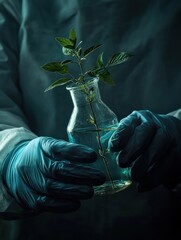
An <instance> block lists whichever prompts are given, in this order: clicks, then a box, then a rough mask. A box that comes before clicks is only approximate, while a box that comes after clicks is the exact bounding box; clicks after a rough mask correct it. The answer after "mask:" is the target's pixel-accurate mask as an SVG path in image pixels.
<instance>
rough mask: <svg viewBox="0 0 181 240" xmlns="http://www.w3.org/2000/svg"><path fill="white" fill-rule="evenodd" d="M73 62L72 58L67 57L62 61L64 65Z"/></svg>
mask: <svg viewBox="0 0 181 240" xmlns="http://www.w3.org/2000/svg"><path fill="white" fill-rule="evenodd" d="M72 62H73V61H72V60H68V59H67V60H64V61H62V62H61V64H62V65H64V64H68V63H72Z"/></svg>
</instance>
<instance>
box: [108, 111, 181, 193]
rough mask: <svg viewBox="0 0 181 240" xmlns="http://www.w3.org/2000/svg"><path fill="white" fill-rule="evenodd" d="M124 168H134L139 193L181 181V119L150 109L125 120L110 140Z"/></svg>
mask: <svg viewBox="0 0 181 240" xmlns="http://www.w3.org/2000/svg"><path fill="white" fill-rule="evenodd" d="M109 148H110V150H111V151H116V152H119V154H118V157H117V161H118V164H119V166H120V167H131V178H132V180H133V181H135V182H136V183H137V185H138V190H139V191H147V190H151V189H153V188H154V187H156V186H158V185H160V184H163V185H165V186H167V187H169V188H173V187H175V186H176V185H177V184H178V183H179V182H181V120H179V119H177V118H175V117H173V116H169V115H159V114H155V113H152V112H150V111H147V110H142V111H134V112H133V113H131V114H130V115H129V116H128V117H126V118H124V119H122V120H121V121H120V123H119V127H118V129H117V130H116V131H115V132H114V134H113V135H112V137H111V139H110V141H109Z"/></svg>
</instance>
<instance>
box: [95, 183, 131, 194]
mask: <svg viewBox="0 0 181 240" xmlns="http://www.w3.org/2000/svg"><path fill="white" fill-rule="evenodd" d="M130 184H131V181H129V180H127V181H123V180H114V181H113V182H110V181H107V182H105V183H104V184H102V185H100V186H96V187H94V195H96V196H103V195H108V194H114V193H117V192H120V191H122V190H124V189H125V188H127V187H128V186H129V185H130Z"/></svg>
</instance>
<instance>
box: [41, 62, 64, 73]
mask: <svg viewBox="0 0 181 240" xmlns="http://www.w3.org/2000/svg"><path fill="white" fill-rule="evenodd" d="M61 66H62V64H61V62H50V63H46V64H45V65H43V66H42V68H43V69H44V70H46V71H50V72H58V71H59V70H60V69H61Z"/></svg>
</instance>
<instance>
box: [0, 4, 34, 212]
mask: <svg viewBox="0 0 181 240" xmlns="http://www.w3.org/2000/svg"><path fill="white" fill-rule="evenodd" d="M20 19H21V5H20V1H19V0H17V1H11V0H4V1H3V0H0V212H4V211H6V210H7V209H8V208H9V207H10V205H11V204H12V203H13V199H12V198H11V197H10V196H9V195H8V193H7V192H6V190H5V188H4V186H3V183H2V179H1V175H2V168H3V163H4V161H5V158H6V156H7V154H8V153H9V152H10V151H11V150H12V149H13V148H14V147H15V146H16V144H18V143H19V142H20V141H23V140H31V139H33V138H35V137H36V135H35V134H33V133H32V132H31V131H30V129H29V127H28V122H27V119H26V116H25V115H24V113H23V98H22V94H21V91H22V89H21V88H20V83H19V82H20V81H19V72H18V68H19V67H18V62H19V43H18V38H19V28H20Z"/></svg>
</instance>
